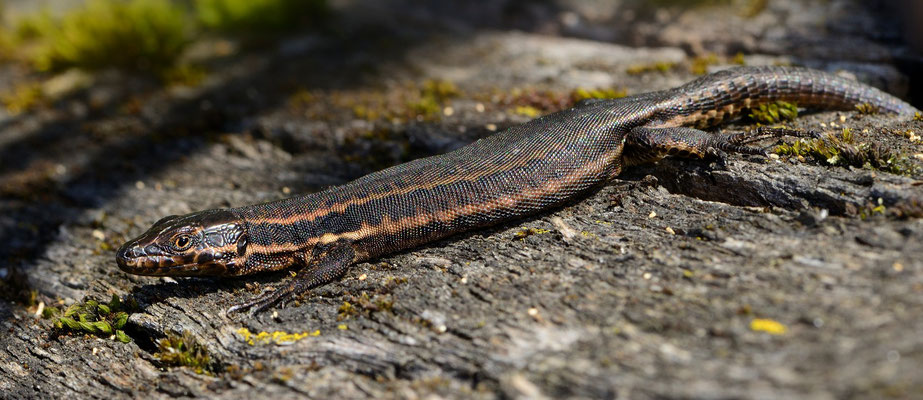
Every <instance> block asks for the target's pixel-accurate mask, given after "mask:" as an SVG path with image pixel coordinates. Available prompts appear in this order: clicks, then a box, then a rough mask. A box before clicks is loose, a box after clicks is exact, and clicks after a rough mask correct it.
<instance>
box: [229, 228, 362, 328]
mask: <svg viewBox="0 0 923 400" xmlns="http://www.w3.org/2000/svg"><path fill="white" fill-rule="evenodd" d="M355 259H356V253H355V250H353V248H352V246H350V245H349V244H347V243H333V244H331V245H329V246H327V247H325V248H324V249H322V250H321V251H320V252H318V253H317V254H315V255H314V257H313V258H312V260H311V263H310V264H309V265H307V266H305V267H304V268H302V269H301V270H299V271H298V272H297V273H296V274H295V276H294V277H292V279H291V280H290V281H289V282H288V283H287V284H284V285H282V286H280V287H277V288H276V289H275V290H273V291H271V292H269V293H264V294H262V295H259V296H257V297H256V298H254V299H252V300H250V301H248V302H245V303H240V304H237V305H234V306H233V307H231V308H229V309H228V310H227V314H230V313H233V312H237V311H244V310H250V314H251V315H252V314H255V313H258V312H260V311H263V310H266V309H267V308H269V307H271V306H272V305H273V304H276V303H278V302H280V301H284V300H287V299H290V298H292V297H294V296H297V295H299V294H302V293H304V292H306V291H308V290H310V289H313V288H316V287H318V286H321V285H324V284H326V283H329V282H331V281H333V280H335V279H337V278H339V277H341V276H343V274H345V273H346V270H348V269H349V266H350V265H352V264H353V262H354V261H355Z"/></svg>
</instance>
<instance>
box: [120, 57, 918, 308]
mask: <svg viewBox="0 0 923 400" xmlns="http://www.w3.org/2000/svg"><path fill="white" fill-rule="evenodd" d="M774 101H787V102H792V103H795V104H798V105H799V106H800V107H805V108H811V109H827V110H852V109H854V108H855V106H856V105H857V104H863V103H867V104H869V105H872V106H874V107H877V108H878V109H879V110H881V111H882V112H888V113H895V114H899V115H901V116H911V115H913V114H914V113H916V112H918V110H916V109H915V108H913V107H912V106H910V105H909V104H907V103H905V102H903V101H901V100H899V99H897V98H895V97H893V96H891V95H889V94H887V93H884V92H882V91H880V90H878V89H875V88H872V87H869V86H866V85H863V84H860V83H858V82H855V81H852V80H848V79H844V78H841V77H838V76H835V75H831V74H827V73H823V72H819V71H814V70H809V69H803V68H790V67H758V68H737V69H732V70H726V71H722V72H718V73H715V74H711V75H708V76H705V77H702V78H700V79H697V80H695V81H693V82H690V83H688V84H686V85H683V86H680V87H677V88H674V89H670V90H665V91H659V92H651V93H645V94H639V95H635V96H630V97H625V98H621V99H615V100H594V101H587V102H583V103H581V104H578V105H577V106H575V107H573V108H571V109H567V110H563V111H560V112H557V113H554V114H550V115H546V116H544V117H541V118H538V119H535V120H532V121H530V122H527V123H525V124H522V125H519V126H515V127H512V128H510V129H508V130H506V131H503V132H500V133H497V134H495V135H493V136H490V137H487V138H484V139H481V140H478V141H476V142H474V143H472V144H470V145H468V146H465V147H462V148H460V149H458V150H455V151H453V152H450V153H446V154H442V155H438V156H433V157H427V158H422V159H418V160H415V161H411V162H408V163H405V164H401V165H397V166H394V167H391V168H388V169H385V170H382V171H378V172H375V173H372V174H369V175H366V176H364V177H362V178H359V179H356V180H355V181H352V182H349V183H346V184H344V185H341V186H337V187H333V188H330V189H327V190H324V191H322V192H318V193H313V194H308V195H303V196H297V197H292V198H289V199H284V200H279V201H274V202H269V203H264V204H257V205H251V206H246V207H239V208H232V209H223V210H208V211H201V212H198V213H193V214H189V215H185V216H171V217H166V218H164V219H162V220H160V221H159V222H157V223H156V224H154V226H153V227H151V228H150V230H149V231H148V232H146V233H145V234H143V235H141V236H140V237H138V238H136V239H134V240H131V241H129V242H128V243H125V245H124V246H122V248H121V249H119V251H118V253H117V256H116V260H117V262H118V265H119V267H120V268H121V269H122V270H123V271H125V272H129V273H132V274H139V275H168V276H190V275H219V276H222V275H223V276H232V275H247V274H252V273H257V272H261V271H271V270H280V269H285V268H291V267H294V266H297V267H299V268H300V270H299V272H298V273H297V274H296V276H295V277H294V278H293V279H292V281H291V282H289V283H288V284H286V285H284V286H282V287H280V288H278V289H277V290H275V291H273V292H270V293H268V294H266V295H264V296H262V297H259V298H257V299H256V300H254V301H250V302H247V303H244V304H241V305H239V306H236V307H233V308H232V311H233V310H241V309H247V308H252V309H253V310H260V309H265V308H267V307H269V306H271V305H272V304H273V303H275V302H277V301H279V300H281V299H285V298H288V297H290V296H292V295H295V294H299V293H302V292H304V291H306V290H308V289H310V288H313V287H316V286H319V285H323V284H325V283H328V282H330V281H332V280H334V279H337V278H338V277H339V276H341V275H343V274H344V273H345V272H346V270H347V269H348V267H349V266H350V265H352V264H354V263H357V262H360V261H363V260H368V259H372V258H375V257H379V256H381V255H384V254H388V253H392V252H395V251H398V250H402V249H406V248H410V247H414V246H418V245H420V244H423V243H427V242H431V241H434V240H437V239H440V238H443V237H446V236H449V235H452V234H456V233H459V232H463V231H467V230H471V229H476V228H481V227H484V226H488V225H492V224H496V223H499V222H503V221H508V220H511V219H515V218H521V217H523V216H526V215H529V214H534V213H537V212H540V211H543V210H547V209H549V208H553V207H556V206H558V205H560V204H562V203H564V202H566V201H568V200H571V199H574V198H576V197H579V196H581V195H584V194H585V193H587V192H588V191H591V190H593V189H594V188H597V187H599V186H600V185H602V184H604V183H606V182H607V181H609V180H610V179H612V178H613V177H615V176H617V175H618V174H619V173H620V172H621V171H622V169H623V168H625V167H626V166H630V165H634V164H639V163H642V162H651V161H656V160H658V159H660V158H663V157H665V156H667V155H679V156H683V157H699V158H701V157H706V156H708V155H709V154H711V153H712V152H713V151H715V150H716V149H720V150H725V151H735V152H746V153H752V154H761V151H760V150H758V149H753V148H750V147H745V146H743V144H744V143H747V142H750V141H752V140H755V139H759V138H762V137H766V136H769V135H778V134H787V133H790V131H785V130H774V131H773V130H766V131H759V132H755V133H749V134H738V135H714V134H710V133H707V132H704V131H701V130H698V129H695V128H706V127H711V126H715V125H717V124H719V123H720V122H722V121H726V120H729V119H731V118H734V117H736V116H738V115H740V113H741V112H742V111H743V110H746V109H749V108H751V107H755V106H757V105H759V104H764V103H769V102H774Z"/></svg>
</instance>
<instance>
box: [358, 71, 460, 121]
mask: <svg viewBox="0 0 923 400" xmlns="http://www.w3.org/2000/svg"><path fill="white" fill-rule="evenodd" d="M460 94H461V91H460V90H458V87H457V86H455V84H454V83H452V82H449V81H443V80H427V81H425V82H423V85H422V86H421V87H420V89H419V96H418V97H416V98H414V99H411V100H409V101H407V103H406V106H407V110H408V111H409V113H410V114H411V115H410V116H411V117H416V118H422V119H424V120H431V119H434V118H436V117H437V116H438V115H440V113H441V111H442V108H443V105H444V104H445V103H446V101H448V100H449V99H451V98H453V97H457V96H459V95H460ZM354 111H355V110H354ZM376 115H377V114H376Z"/></svg>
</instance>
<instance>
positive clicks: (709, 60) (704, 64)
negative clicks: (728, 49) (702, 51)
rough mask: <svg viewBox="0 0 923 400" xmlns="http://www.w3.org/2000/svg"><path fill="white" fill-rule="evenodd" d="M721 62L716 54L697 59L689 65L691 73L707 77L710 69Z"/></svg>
mask: <svg viewBox="0 0 923 400" xmlns="http://www.w3.org/2000/svg"><path fill="white" fill-rule="evenodd" d="M719 61H720V60H718V56H717V55H715V54H708V55H705V56H699V57H695V58H693V59H692V62H691V64H690V65H689V71H690V72H692V73H693V74H696V75H705V74H706V73H708V67H709V66H711V65H715V64H718V62H719Z"/></svg>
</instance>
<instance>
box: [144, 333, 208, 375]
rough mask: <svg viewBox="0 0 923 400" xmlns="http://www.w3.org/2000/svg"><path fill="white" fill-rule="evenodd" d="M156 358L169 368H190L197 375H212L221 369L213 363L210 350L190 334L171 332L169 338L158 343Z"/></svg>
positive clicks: (168, 334)
mask: <svg viewBox="0 0 923 400" xmlns="http://www.w3.org/2000/svg"><path fill="white" fill-rule="evenodd" d="M154 357H156V358H157V359H158V360H160V362H161V363H163V364H164V366H168V367H189V368H192V369H193V370H194V371H195V372H196V373H197V374H207V375H211V374H213V373H215V372H218V370H219V368H218V366H217V364H216V363H213V362H212V360H211V356H209V355H208V349H206V348H205V346H203V345H201V344H199V343H198V342H197V341H196V340H195V337H193V336H192V334H190V333H189V332H183V334H182V335H179V334H176V333H173V332H170V333H167V337H166V338H164V339H161V340H160V341H159V342H157V352H155V353H154Z"/></svg>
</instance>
